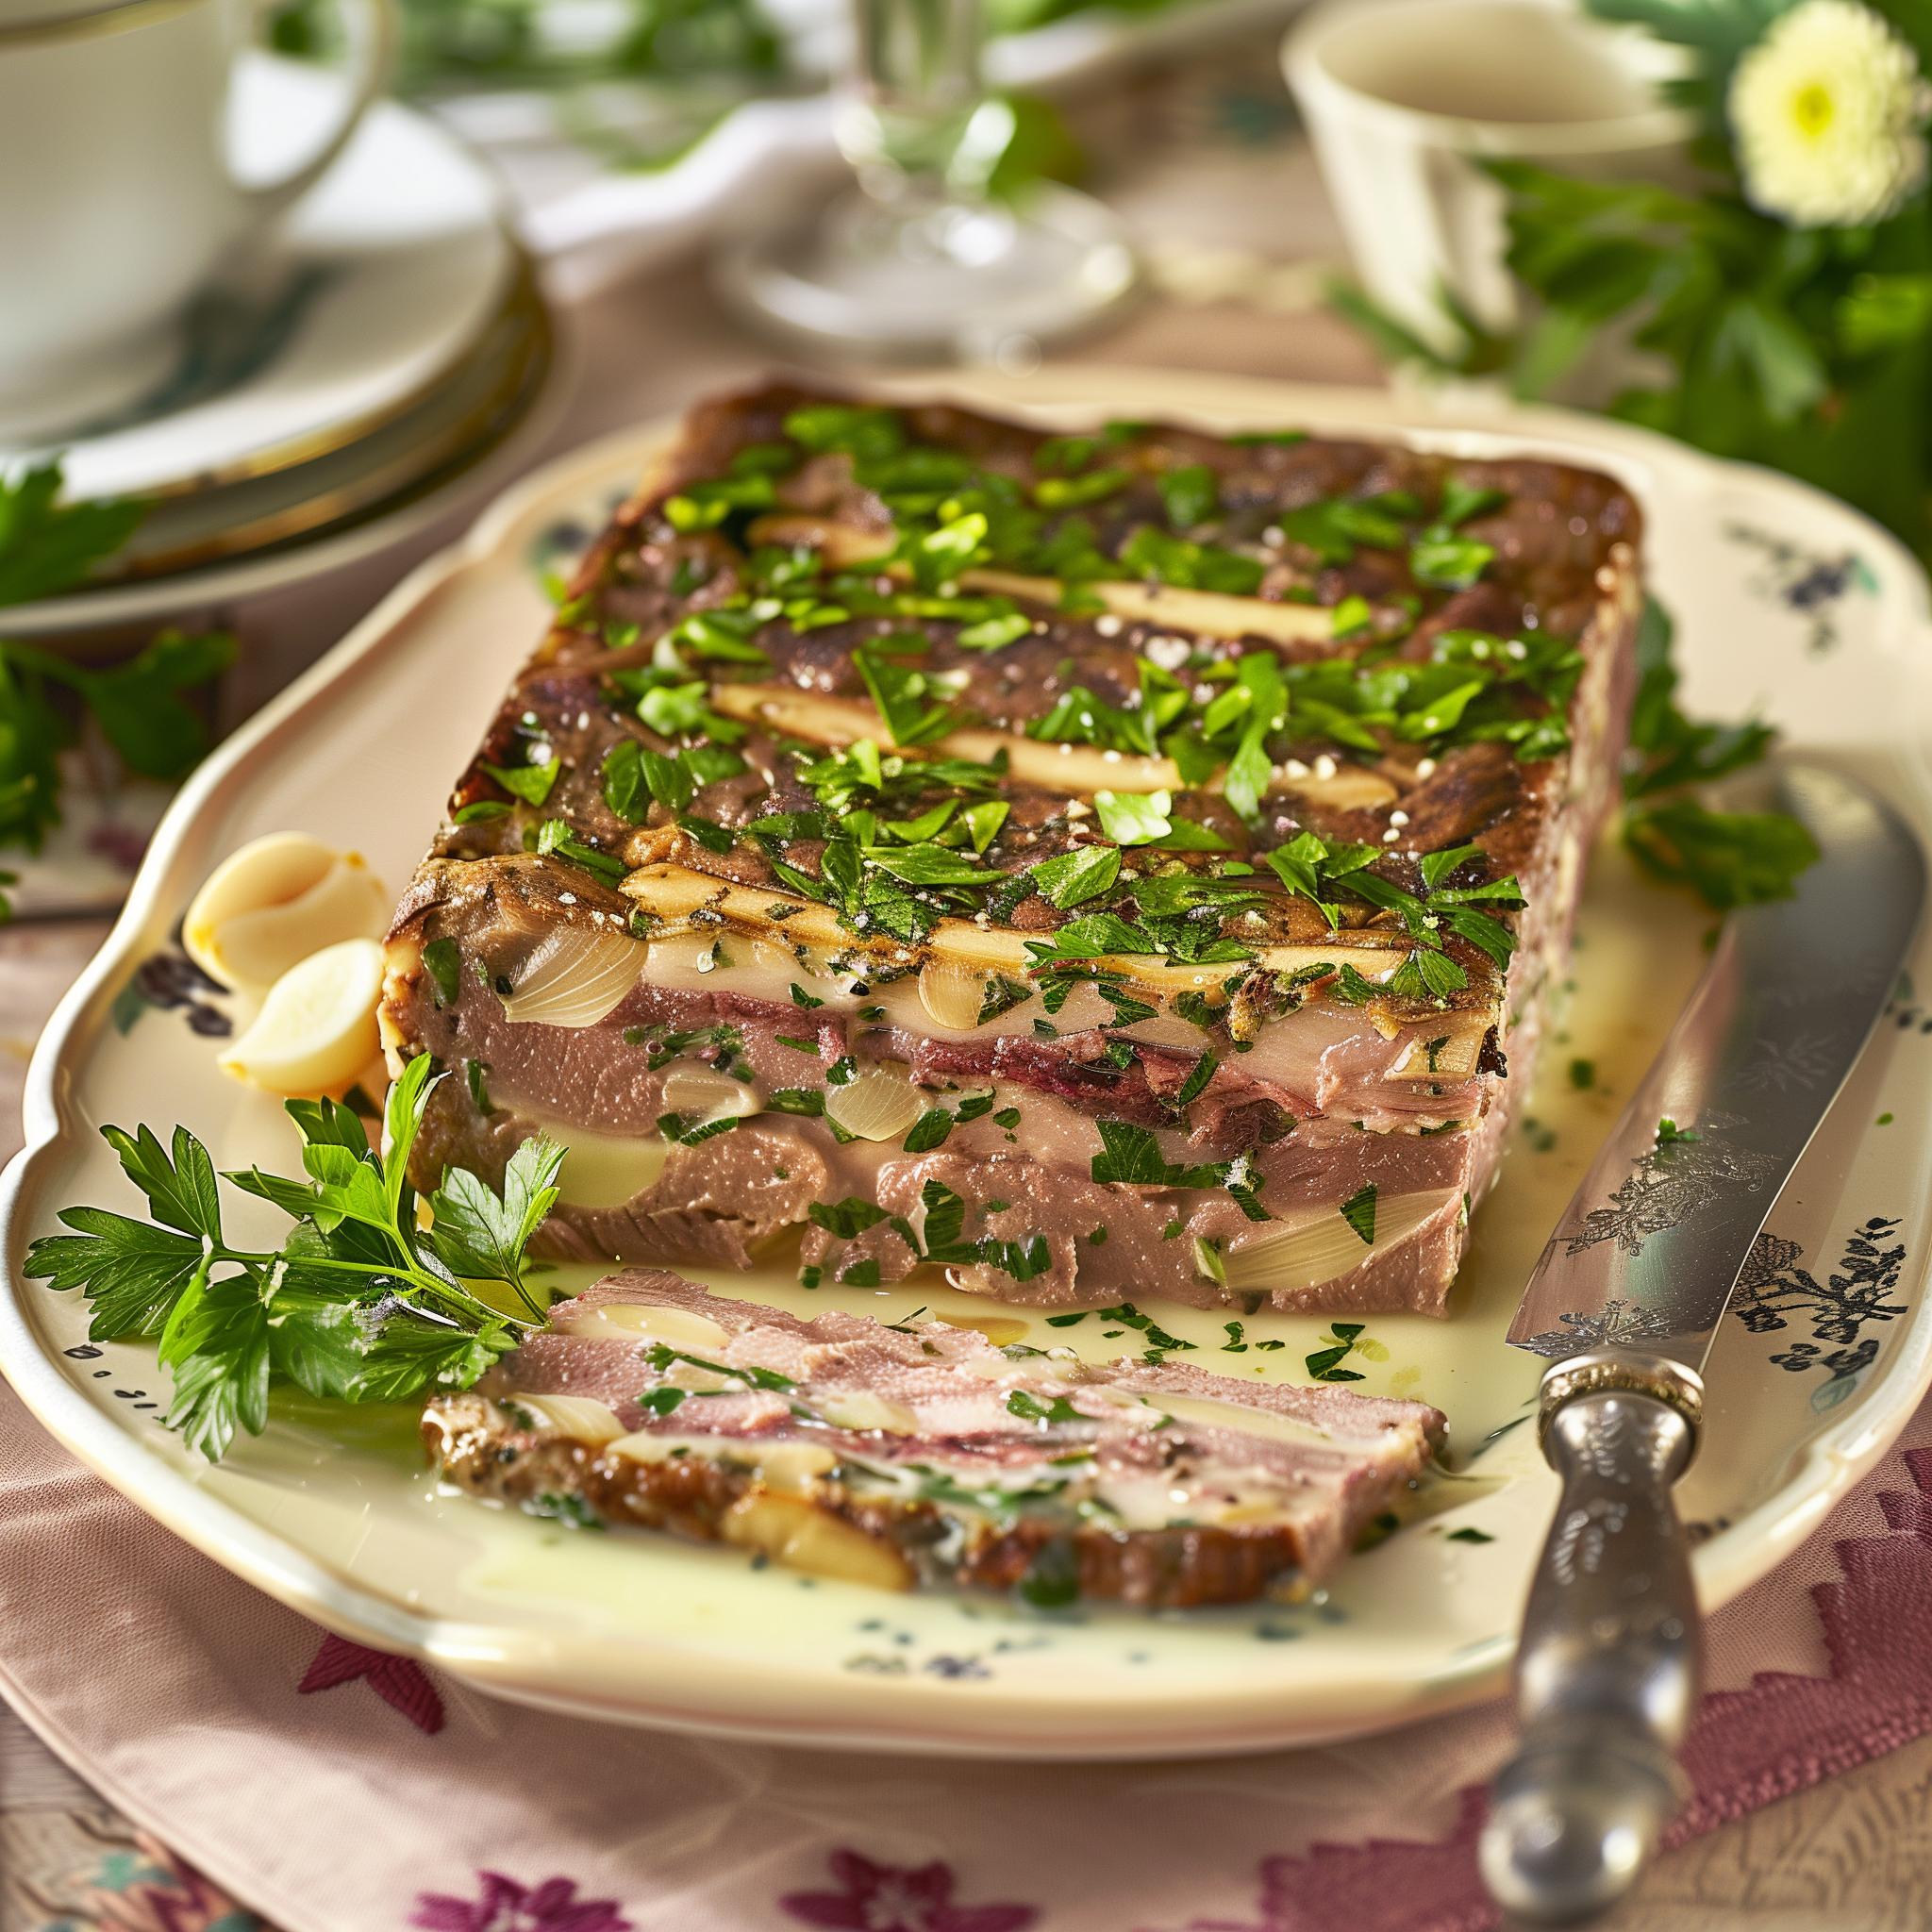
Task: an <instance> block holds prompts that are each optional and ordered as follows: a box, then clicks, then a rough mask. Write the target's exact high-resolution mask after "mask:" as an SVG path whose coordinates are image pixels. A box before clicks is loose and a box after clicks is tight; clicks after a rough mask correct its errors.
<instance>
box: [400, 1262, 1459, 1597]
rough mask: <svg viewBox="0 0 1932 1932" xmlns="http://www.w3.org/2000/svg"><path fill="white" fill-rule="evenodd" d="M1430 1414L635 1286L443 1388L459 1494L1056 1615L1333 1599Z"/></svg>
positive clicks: (671, 1284) (1433, 1446)
mask: <svg viewBox="0 0 1932 1932" xmlns="http://www.w3.org/2000/svg"><path fill="white" fill-rule="evenodd" d="M1443 1426H1444V1424H1443V1420H1442V1417H1441V1415H1440V1414H1439V1413H1438V1412H1437V1411H1436V1410H1435V1409H1433V1408H1430V1407H1427V1406H1426V1405H1424V1404H1423V1403H1420V1402H1391V1401H1387V1400H1382V1399H1379V1398H1376V1397H1373V1396H1365V1395H1355V1394H1352V1393H1350V1392H1349V1391H1346V1390H1342V1389H1327V1388H1319V1389H1291V1388H1288V1387H1286V1386H1284V1385H1282V1384H1279V1383H1274V1384H1267V1383H1257V1382H1256V1381H1254V1380H1252V1379H1249V1380H1245V1381H1238V1380H1236V1379H1235V1378H1234V1377H1232V1376H1229V1375H1214V1374H1208V1373H1206V1372H1205V1371H1203V1370H1200V1369H1195V1368H1189V1367H1187V1366H1185V1365H1183V1364H1181V1363H1178V1362H1162V1363H1158V1364H1145V1363H1125V1362H1123V1363H1116V1364H1114V1365H1113V1366H1112V1367H1108V1368H1098V1367H1093V1366H1090V1365H1086V1364H1082V1363H1080V1362H1078V1361H1076V1360H1074V1358H1073V1351H1072V1350H1071V1349H1063V1350H1058V1351H1055V1352H1054V1353H1052V1354H1048V1353H1046V1352H1044V1351H1042V1350H1040V1349H1037V1348H1027V1347H1023V1346H1008V1347H1006V1348H996V1347H994V1346H993V1344H992V1343H991V1341H988V1340H987V1339H986V1337H985V1336H983V1335H981V1334H979V1333H977V1332H976V1331H975V1330H974V1329H972V1328H964V1327H956V1326H951V1325H949V1324H945V1323H943V1322H935V1321H922V1320H918V1319H914V1320H911V1321H908V1322H902V1323H898V1324H893V1325H891V1326H888V1325H887V1324H884V1323H881V1322H875V1321H872V1320H870V1319H868V1318H866V1317H863V1316H858V1315H846V1314H841V1313H839V1312H837V1311H834V1310H828V1311H826V1312H825V1313H824V1314H821V1315H819V1316H817V1317H815V1318H814V1319H813V1320H810V1321H803V1320H801V1319H800V1318H799V1317H798V1316H796V1315H791V1314H788V1313H786V1312H784V1311H783V1310H780V1309H776V1308H767V1307H759V1306H758V1305H757V1304H755V1303H752V1302H741V1301H727V1300H724V1298H722V1297H720V1296H717V1295H711V1294H707V1293H706V1292H705V1291H704V1290H703V1289H701V1288H695V1287H693V1286H692V1285H691V1283H689V1282H686V1281H681V1280H679V1279H678V1277H677V1276H676V1275H675V1274H666V1273H664V1272H663V1271H662V1270H660V1269H655V1268H653V1269H644V1268H636V1269H629V1270H626V1271H625V1273H624V1274H617V1275H614V1276H612V1277H611V1278H610V1279H609V1280H608V1281H604V1282H601V1283H599V1284H598V1286H597V1287H595V1288H593V1289H591V1291H590V1292H589V1293H587V1294H583V1295H579V1296H578V1297H577V1298H576V1299H575V1301H570V1302H565V1303H562V1304H560V1305H559V1306H558V1307H557V1308H556V1309H555V1310H553V1318H552V1323H551V1326H550V1328H549V1329H548V1330H547V1331H546V1332H544V1333H542V1334H539V1335H533V1336H531V1337H529V1338H528V1339H527V1340H526V1341H525V1342H524V1344H523V1346H522V1347H521V1348H520V1349H519V1350H518V1351H517V1352H516V1354H515V1355H514V1356H512V1357H510V1358H509V1359H508V1360H507V1361H504V1362H501V1363H499V1364H498V1365H497V1366H496V1367H495V1368H494V1369H492V1370H491V1373H490V1374H489V1375H488V1376H486V1377H485V1379H484V1380H483V1381H482V1382H481V1383H480V1384H479V1385H478V1386H477V1387H476V1388H475V1390H473V1391H467V1392H465V1393H462V1394H450V1395H437V1396H433V1397H432V1398H431V1400H430V1402H429V1405H428V1407H426V1408H425V1411H424V1417H423V1433H424V1439H425V1442H426V1443H427V1445H428V1448H429V1451H430V1455H431V1457H432V1458H433V1459H434V1460H435V1462H436V1463H437V1465H438V1467H439V1468H440V1469H441V1472H442V1474H443V1476H444V1478H445V1480H447V1481H449V1482H451V1483H454V1484H455V1485H456V1486H458V1488H460V1489H463V1490H467V1491H471V1492H472V1493H474V1494H476V1495H481V1496H487V1497H491V1498H492V1499H494V1500H497V1501H500V1502H508V1503H515V1504H518V1505H521V1506H523V1507H527V1508H532V1509H535V1510H537V1511H539V1512H547V1513H549V1514H553V1515H560V1516H564V1517H566V1518H570V1519H574V1520H577V1521H580V1522H581V1521H595V1522H603V1523H611V1524H633V1525H641V1526H644V1527H648V1528H655V1529H668V1530H672V1531H675V1532H676V1533H678V1534H680V1535H683V1536H687V1537H692V1538H696V1539H699V1540H702V1541H723V1542H730V1543H736V1544H738V1545H739V1546H740V1547H741V1548H746V1549H751V1550H755V1551H758V1552H760V1553H761V1554H763V1555H765V1556H768V1557H774V1558H775V1559H776V1560H778V1561H781V1562H786V1563H790V1564H791V1565H793V1566H795V1567H797V1568H801V1569H806V1570H812V1571H817V1572H819V1573H820V1574H826V1575H834V1576H840V1577H842V1578H844V1579H846V1580H848V1581H851V1582H855V1583H869V1584H874V1585H876V1586H879V1587H882V1588H885V1589H905V1588H908V1587H909V1586H911V1585H912V1584H915V1583H948V1584H964V1585H968V1586H975V1587H980V1588H990V1589H996V1590H1006V1589H1018V1590H1019V1591H1020V1592H1021V1593H1022V1594H1023V1595H1024V1596H1025V1597H1026V1598H1027V1599H1028V1600H1030V1601H1032V1602H1034V1603H1036V1604H1039V1605H1041V1606H1043V1607H1052V1606H1056V1605H1060V1604H1068V1603H1072V1602H1074V1601H1075V1600H1080V1601H1086V1602H1093V1601H1108V1600H1110V1601H1116V1602H1122V1603H1127V1604H1132V1605H1135V1606H1137V1607H1142V1608H1150V1609H1180V1608H1189V1607H1196V1606H1200V1605H1206V1604H1229V1603H1244V1602H1248V1601H1250V1600H1251V1599H1253V1598H1256V1597H1259V1596H1264V1595H1277V1596H1278V1595H1285V1594H1286V1595H1292V1594H1296V1593H1299V1592H1301V1591H1306V1590H1307V1589H1308V1588H1309V1587H1310V1586H1312V1585H1315V1584H1319V1583H1321V1582H1322V1581H1323V1580H1324V1579H1325V1578H1326V1577H1327V1576H1328V1575H1329V1574H1331V1573H1332V1572H1333V1571H1334V1569H1335V1568H1336V1566H1337V1565H1338V1564H1339V1563H1340V1562H1341V1560H1342V1558H1343V1557H1346V1556H1347V1555H1348V1553H1349V1551H1350V1550H1351V1549H1352V1548H1353V1547H1354V1546H1355V1543H1356V1541H1357V1537H1358V1535H1359V1534H1360V1533H1361V1531H1362V1530H1363V1529H1364V1528H1365V1527H1367V1525H1368V1524H1369V1523H1370V1521H1371V1519H1372V1518H1374V1517H1375V1516H1376V1515H1378V1514H1380V1513H1381V1512H1382V1511H1384V1510H1386V1509H1387V1508H1388V1507H1389V1506H1390V1505H1391V1502H1394V1501H1395V1500H1397V1499H1398V1498H1399V1497H1400V1496H1401V1494H1402V1492H1403V1491H1405V1490H1407V1488H1409V1487H1410V1486H1411V1485H1412V1484H1413V1483H1414V1482H1415V1481H1416V1479H1417V1478H1418V1476H1420V1475H1421V1474H1422V1473H1423V1470H1424V1466H1425V1465H1426V1463H1427V1462H1428V1460H1429V1457H1431V1455H1432V1454H1433V1453H1434V1452H1435V1451H1436V1450H1437V1449H1438V1448H1439V1447H1440V1446H1441V1441H1442V1436H1443Z"/></svg>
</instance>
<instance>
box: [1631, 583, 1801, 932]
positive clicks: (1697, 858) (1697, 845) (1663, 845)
mask: <svg viewBox="0 0 1932 1932" xmlns="http://www.w3.org/2000/svg"><path fill="white" fill-rule="evenodd" d="M1673 634H1674V626H1673V625H1672V622H1671V617H1670V613H1669V612H1668V611H1667V610H1665V608H1663V606H1662V605H1661V604H1659V603H1658V602H1657V599H1656V598H1655V597H1653V598H1651V599H1650V600H1649V602H1648V603H1647V604H1646V605H1645V607H1644V611H1643V617H1642V621H1641V624H1640V625H1639V626H1638V632H1637V668H1638V686H1637V700H1636V705H1635V707H1634V708H1633V711H1632V714H1631V719H1630V755H1629V758H1628V761H1627V763H1626V765H1625V767H1624V800H1625V804H1624V823H1623V830H1624V843H1625V845H1627V846H1628V847H1629V849H1630V851H1631V853H1632V854H1633V855H1634V856H1635V857H1636V858H1637V859H1638V861H1639V862H1640V863H1641V865H1643V866H1644V867H1645V868H1646V869H1647V870H1648V871H1650V872H1652V873H1655V874H1657V876H1658V877H1659V878H1664V879H1669V880H1671V881H1673V882H1674V883H1676V884H1680V885H1688V886H1690V887H1691V890H1692V891H1695V892H1696V893H1697V894H1698V895H1699V896H1700V897H1701V898H1702V899H1704V901H1705V902H1706V903H1707V905H1709V906H1712V907H1714V908H1716V909H1717V910H1719V911H1721V912H1724V911H1729V910H1730V909H1731V908H1733V907H1737V906H1753V905H1757V904H1759V903H1761V902H1762V901H1765V900H1770V899H1788V898H1790V895H1791V891H1792V890H1793V887H1794V884H1795V882H1796V880H1797V877H1798V874H1800V873H1802V872H1804V871H1805V869H1806V868H1807V866H1809V865H1811V864H1813V863H1814V862H1815V861H1816V860H1817V858H1818V847H1817V844H1816V843H1815V841H1813V840H1812V837H1811V835H1810V833H1809V832H1807V830H1806V829H1805V827H1804V826H1803V825H1802V824H1799V823H1798V821H1797V820H1796V819H1794V818H1791V817H1790V816H1789V815H1788V814H1786V813H1784V812H1767V811H1719V810H1715V809H1713V808H1711V807H1709V806H1707V805H1706V804H1705V803H1704V802H1703V801H1702V800H1701V799H1699V798H1698V797H1697V796H1696V795H1695V793H1694V792H1693V791H1691V787H1693V786H1696V785H1701V784H1707V783H1709V782H1711V781H1712V780H1714V779H1718V778H1724V777H1727V776H1729V775H1730V774H1733V773H1735V772H1739V771H1741V770H1743V769H1745V768H1746V767H1748V766H1750V765H1753V764H1756V763H1757V761H1758V760H1759V759H1761V758H1763V757H1764V756H1765V755H1766V753H1767V752H1768V751H1769V750H1770V749H1771V746H1772V744H1773V742H1774V739H1775V737H1776V734H1775V733H1774V731H1773V730H1772V729H1771V727H1770V726H1769V725H1767V724H1761V723H1758V722H1757V721H1756V720H1751V721H1747V722H1746V723H1744V724H1708V723H1699V722H1697V721H1694V720H1692V719H1691V718H1688V717H1687V716H1686V715H1685V714H1684V712H1683V711H1682V710H1680V709H1679V708H1678V706H1677V699H1676V693H1677V681H1678V680H1677V670H1676V665H1675V663H1674V661H1673V658H1672V650H1671V646H1672V641H1673Z"/></svg>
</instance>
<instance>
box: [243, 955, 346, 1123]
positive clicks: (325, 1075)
mask: <svg viewBox="0 0 1932 1932" xmlns="http://www.w3.org/2000/svg"><path fill="white" fill-rule="evenodd" d="M381 993H382V948H381V947H380V946H379V945H377V944H376V942H375V941H374V940H344V941H341V944H340V945H334V946H325V947H324V949H323V950H322V951H321V952H319V953H315V954H313V955H311V956H310V957H309V958H307V959H304V960H303V961H302V963H301V964H300V965H299V966H294V967H291V969H290V970H289V971H288V972H287V973H285V974H282V976H281V977H280V978H279V979H278V980H276V981H275V984H274V985H273V986H272V987H270V988H269V990H268V996H267V998H265V999H264V1000H263V1001H262V1003H261V1011H260V1012H259V1013H258V1015H257V1016H256V1020H255V1024H253V1025H252V1026H250V1027H249V1028H248V1030H247V1031H246V1032H245V1033H243V1034H242V1037H241V1038H240V1039H239V1040H237V1041H235V1042H234V1043H233V1044H232V1045H231V1046H229V1047H228V1048H227V1050H226V1051H225V1053H223V1055H222V1056H221V1058H220V1061H219V1064H220V1066H221V1068H222V1071H223V1072H224V1073H227V1074H234V1076H235V1077H236V1078H237V1079H238V1080H246V1081H247V1082H248V1083H249V1084H250V1085H251V1086H255V1087H259V1088H262V1089H263V1090H264V1091H267V1092H270V1093H279V1094H282V1095H283V1096H285V1097H288V1098H293V1097H296V1096H312V1095H314V1094H318V1093H340V1092H341V1091H345V1090H346V1089H347V1088H349V1087H350V1086H352V1085H353V1084H354V1083H355V1080H356V1077H357V1075H358V1074H360V1073H361V1071H362V1069H363V1068H364V1067H365V1066H367V1065H368V1064H369V1061H370V1059H371V1058H373V1057H374V1056H375V1051H376V1047H377V1039H376V1029H375V1003H376V1001H377V999H378V998H379V997H380V996H381Z"/></svg>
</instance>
